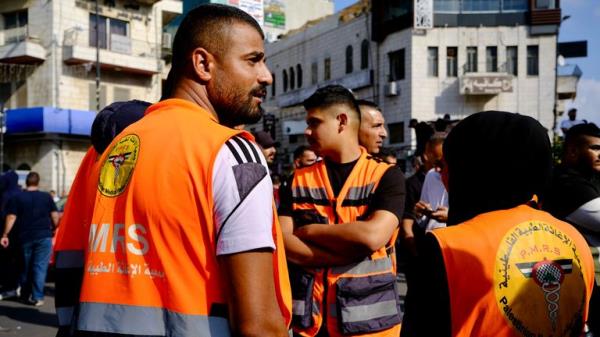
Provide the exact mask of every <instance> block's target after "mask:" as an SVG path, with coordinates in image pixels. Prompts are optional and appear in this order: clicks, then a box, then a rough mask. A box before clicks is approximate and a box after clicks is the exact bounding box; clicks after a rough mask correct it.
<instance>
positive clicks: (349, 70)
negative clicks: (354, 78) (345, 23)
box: [346, 46, 354, 74]
mask: <svg viewBox="0 0 600 337" xmlns="http://www.w3.org/2000/svg"><path fill="white" fill-rule="evenodd" d="M352 52H353V50H352V46H348V47H346V74H350V73H352V71H354V69H353V64H352Z"/></svg>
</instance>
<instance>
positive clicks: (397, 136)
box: [388, 122, 404, 144]
mask: <svg viewBox="0 0 600 337" xmlns="http://www.w3.org/2000/svg"><path fill="white" fill-rule="evenodd" d="M388 128H389V130H390V143H392V144H395V143H404V122H399V123H390V124H388Z"/></svg>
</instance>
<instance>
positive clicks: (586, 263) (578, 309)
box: [433, 205, 594, 337]
mask: <svg viewBox="0 0 600 337" xmlns="http://www.w3.org/2000/svg"><path fill="white" fill-rule="evenodd" d="M433 235H435V237H436V238H437V241H438V243H439V245H440V248H441V252H442V254H443V258H444V264H445V268H446V275H447V280H448V290H449V295H450V296H449V297H450V316H451V326H452V336H500V337H504V336H506V337H508V336H511V337H512V336H579V335H581V332H582V331H583V324H584V322H585V320H586V318H587V313H588V303H589V300H590V295H591V291H592V285H593V272H594V267H593V263H592V258H591V254H590V251H589V249H588V247H587V245H586V243H585V241H584V239H583V237H582V236H581V235H580V234H579V233H578V232H577V230H575V229H574V228H573V227H572V226H571V225H569V224H567V223H566V222H562V221H560V220H557V219H556V218H554V217H552V216H551V215H550V214H548V213H546V212H542V211H539V210H536V209H534V208H532V207H530V206H527V205H521V206H518V207H515V208H512V209H508V210H500V211H493V212H488V213H484V214H481V215H479V216H476V217H475V218H473V219H471V220H469V221H466V222H464V223H462V224H460V225H458V226H452V227H448V228H443V229H436V230H434V231H433Z"/></svg>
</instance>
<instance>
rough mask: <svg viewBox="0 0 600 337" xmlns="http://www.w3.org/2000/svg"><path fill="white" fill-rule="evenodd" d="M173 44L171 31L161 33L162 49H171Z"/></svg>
mask: <svg viewBox="0 0 600 337" xmlns="http://www.w3.org/2000/svg"><path fill="white" fill-rule="evenodd" d="M172 46H173V35H171V33H163V35H162V47H163V49H171V48H172Z"/></svg>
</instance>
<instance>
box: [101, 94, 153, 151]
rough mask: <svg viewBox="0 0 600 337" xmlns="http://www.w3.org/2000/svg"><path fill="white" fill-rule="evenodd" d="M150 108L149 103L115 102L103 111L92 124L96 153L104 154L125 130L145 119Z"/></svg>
mask: <svg viewBox="0 0 600 337" xmlns="http://www.w3.org/2000/svg"><path fill="white" fill-rule="evenodd" d="M149 106H150V103H148V102H144V101H139V100H131V101H125V102H114V103H112V104H111V105H109V106H107V107H106V108H104V109H102V110H101V111H100V112H99V113H98V115H96V118H95V119H94V122H93V123H92V132H91V138H92V145H93V146H94V149H96V152H98V153H100V154H102V152H104V150H105V149H106V147H108V145H109V144H110V143H111V142H112V140H113V139H114V138H115V137H116V136H117V135H118V134H119V133H121V131H123V129H125V128H126V127H128V126H129V124H132V123H134V122H137V121H138V120H139V119H140V118H142V117H144V112H145V111H146V109H147V108H148V107H149Z"/></svg>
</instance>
